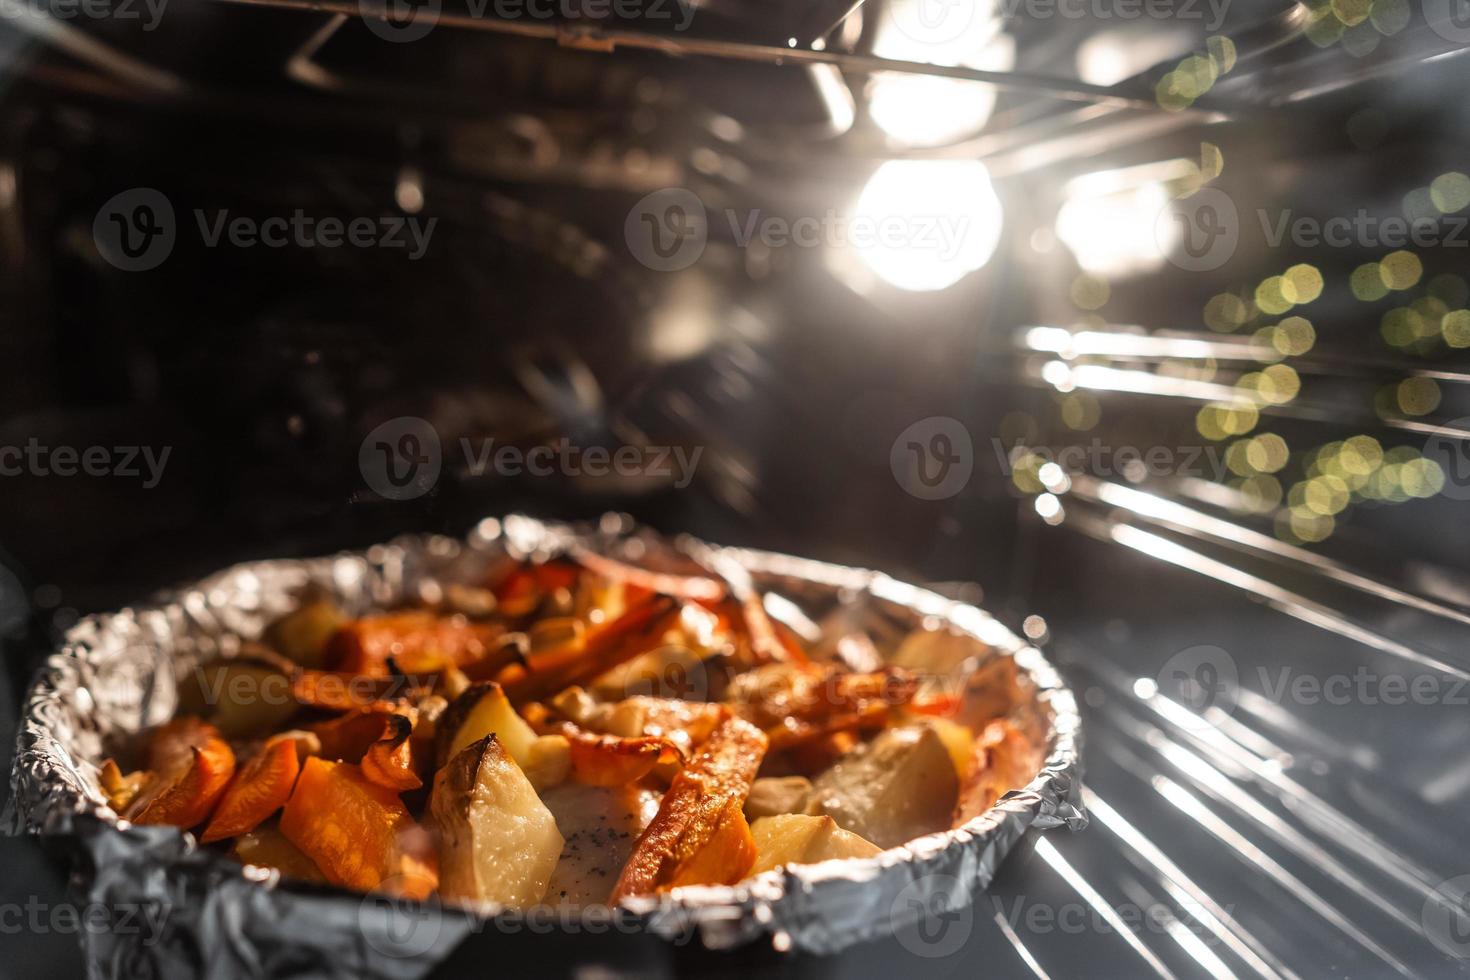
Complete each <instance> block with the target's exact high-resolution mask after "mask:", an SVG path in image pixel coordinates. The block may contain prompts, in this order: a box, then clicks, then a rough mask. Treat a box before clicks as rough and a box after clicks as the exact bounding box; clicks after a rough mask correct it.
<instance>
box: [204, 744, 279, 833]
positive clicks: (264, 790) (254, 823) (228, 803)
mask: <svg viewBox="0 0 1470 980" xmlns="http://www.w3.org/2000/svg"><path fill="white" fill-rule="evenodd" d="M300 771H301V763H300V762H299V761H298V760H297V758H296V742H295V741H293V740H291V739H281V740H279V741H273V742H271V743H269V744H267V745H266V747H265V748H264V749H263V750H262V751H261V753H260V754H259V755H257V756H256V757H255V758H253V759H251V760H250V761H249V762H247V763H246V764H245V765H244V767H243V768H241V770H240V771H239V773H238V774H236V776H235V780H234V782H232V783H231V784H230V788H229V789H228V790H226V791H225V795H224V798H223V799H221V800H220V803H219V807H218V808H217V809H216V810H215V811H214V819H212V820H210V821H209V826H208V827H206V828H204V833H203V835H201V836H200V838H199V839H200V841H202V842H203V843H205V844H209V843H212V842H213V841H217V840H224V839H225V838H226V837H238V836H239V835H241V834H243V833H245V832H246V831H250V830H254V829H255V828H256V827H258V826H260V825H261V824H262V823H264V822H265V820H266V818H267V817H269V816H270V815H271V814H273V813H275V812H276V811H277V810H279V809H280V808H281V807H283V806H285V805H286V801H287V800H289V799H290V798H291V790H292V789H293V788H294V787H295V785H296V776H297V774H298V773H300Z"/></svg>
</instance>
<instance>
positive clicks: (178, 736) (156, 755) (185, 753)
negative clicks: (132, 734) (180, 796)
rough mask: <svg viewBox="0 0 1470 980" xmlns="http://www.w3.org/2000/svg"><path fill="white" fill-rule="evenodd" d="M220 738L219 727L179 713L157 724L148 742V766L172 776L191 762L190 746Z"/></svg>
mask: <svg viewBox="0 0 1470 980" xmlns="http://www.w3.org/2000/svg"><path fill="white" fill-rule="evenodd" d="M219 737H220V730H219V729H218V728H216V727H215V726H213V725H211V724H210V723H209V722H207V721H205V720H204V719H202V718H197V717H195V716H193V715H183V716H181V717H178V718H175V719H173V720H172V721H170V722H168V723H167V724H165V725H162V726H160V727H159V728H158V729H157V730H156V731H155V732H154V733H153V735H152V737H151V738H150V739H149V741H148V768H149V770H151V771H152V772H155V773H158V774H160V775H162V776H164V777H165V778H168V779H176V778H177V777H179V776H180V775H182V774H183V773H184V771H185V770H187V769H188V768H189V766H191V765H192V764H193V762H194V749H196V748H199V747H200V746H203V745H205V744H207V743H208V742H209V740H210V739H215V738H219Z"/></svg>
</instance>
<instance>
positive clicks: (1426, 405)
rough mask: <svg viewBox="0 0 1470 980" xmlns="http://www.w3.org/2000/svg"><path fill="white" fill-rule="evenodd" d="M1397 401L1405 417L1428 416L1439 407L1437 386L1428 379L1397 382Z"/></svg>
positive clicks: (1408, 379) (1409, 379)
mask: <svg viewBox="0 0 1470 980" xmlns="http://www.w3.org/2000/svg"><path fill="white" fill-rule="evenodd" d="M1398 401H1399V409H1400V410H1401V411H1402V412H1403V413H1404V414H1405V415H1428V414H1429V413H1430V412H1432V411H1434V410H1435V409H1436V408H1438V407H1439V385H1437V384H1435V383H1434V381H1433V380H1432V379H1430V378H1406V379H1405V380H1403V381H1400V382H1399V388H1398Z"/></svg>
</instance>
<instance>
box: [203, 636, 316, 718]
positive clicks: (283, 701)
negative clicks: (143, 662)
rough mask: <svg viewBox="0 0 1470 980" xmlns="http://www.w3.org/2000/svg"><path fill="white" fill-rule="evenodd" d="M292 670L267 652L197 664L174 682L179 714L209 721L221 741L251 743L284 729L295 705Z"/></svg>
mask: <svg viewBox="0 0 1470 980" xmlns="http://www.w3.org/2000/svg"><path fill="white" fill-rule="evenodd" d="M294 669H295V667H294V665H292V664H290V663H288V662H286V661H284V660H283V659H282V658H280V657H277V656H276V655H274V654H272V653H271V652H270V651H268V650H263V649H260V648H251V649H247V650H245V651H242V652H241V654H240V655H239V656H237V657H231V658H227V659H220V660H212V661H210V662H208V663H204V664H200V665H199V666H198V667H196V668H195V669H194V670H192V671H190V673H189V674H188V675H187V676H185V677H184V678H182V679H181V680H180V681H179V712H180V714H184V715H197V716H200V717H202V718H207V719H209V722H210V724H212V725H214V726H215V727H216V728H218V729H219V730H220V731H221V732H222V733H223V734H224V735H225V736H226V737H227V738H257V737H260V736H263V735H267V734H269V733H271V732H273V731H275V730H276V729H278V728H280V727H281V726H282V725H284V724H285V723H286V722H287V721H288V720H289V719H290V718H291V716H292V715H294V714H296V712H297V710H298V708H299V706H298V705H297V703H296V700H295V698H293V697H292V696H291V676H290V675H291V672H292V671H294Z"/></svg>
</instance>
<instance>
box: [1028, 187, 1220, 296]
mask: <svg viewBox="0 0 1470 980" xmlns="http://www.w3.org/2000/svg"><path fill="white" fill-rule="evenodd" d="M1198 177H1199V166H1198V165H1197V164H1195V163H1194V162H1193V161H1191V160H1182V159H1176V160H1163V161H1160V162H1158V163H1152V164H1144V165H1141V166H1137V167H1128V168H1126V169H1122V170H1107V171H1100V172H1097V173H1091V174H1086V175H1084V176H1082V177H1077V178H1075V179H1073V180H1070V181H1068V182H1067V185H1066V187H1065V188H1063V192H1062V193H1063V197H1064V200H1063V203H1062V207H1061V210H1059V211H1058V212H1057V221H1056V232H1057V237H1058V238H1060V239H1061V240H1062V241H1063V242H1064V243H1065V244H1066V245H1067V247H1068V248H1069V249H1071V250H1072V254H1073V255H1074V256H1076V257H1077V264H1078V265H1080V266H1082V268H1083V269H1085V270H1086V271H1088V272H1091V273H1095V274H1098V275H1105V276H1128V275H1136V274H1138V273H1142V272H1149V271H1152V270H1154V269H1158V268H1160V267H1162V266H1163V264H1164V262H1165V261H1166V259H1167V257H1168V255H1169V253H1170V252H1172V251H1173V250H1174V248H1175V246H1176V245H1177V244H1178V241H1179V236H1180V234H1181V231H1180V228H1179V226H1178V225H1177V224H1175V223H1173V222H1165V223H1163V224H1158V221H1157V219H1158V216H1159V213H1160V212H1161V211H1162V210H1163V209H1164V208H1165V207H1167V206H1168V204H1169V201H1170V199H1171V197H1170V193H1169V182H1171V181H1179V180H1197V179H1198Z"/></svg>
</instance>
